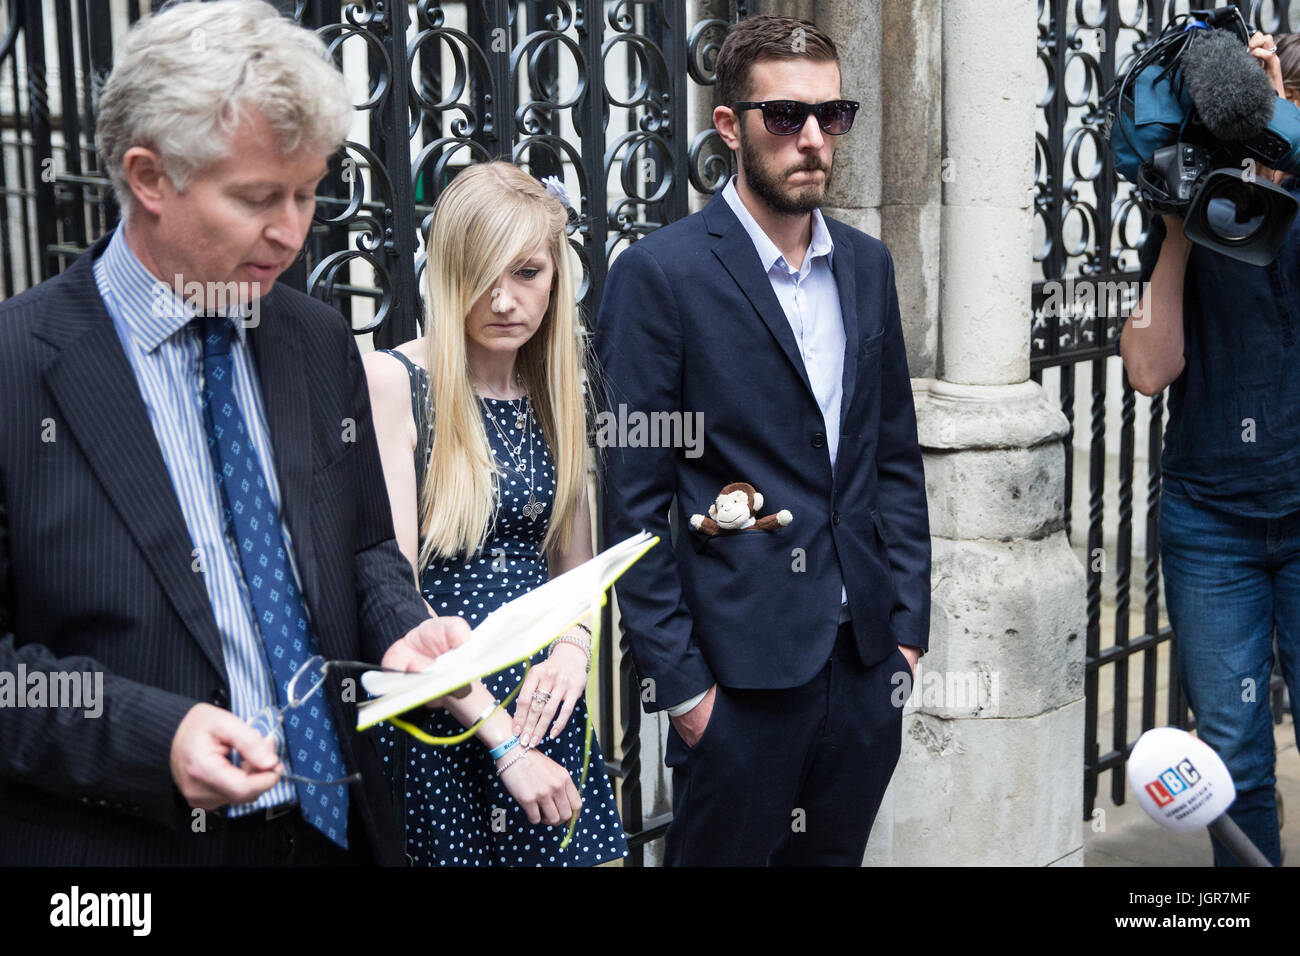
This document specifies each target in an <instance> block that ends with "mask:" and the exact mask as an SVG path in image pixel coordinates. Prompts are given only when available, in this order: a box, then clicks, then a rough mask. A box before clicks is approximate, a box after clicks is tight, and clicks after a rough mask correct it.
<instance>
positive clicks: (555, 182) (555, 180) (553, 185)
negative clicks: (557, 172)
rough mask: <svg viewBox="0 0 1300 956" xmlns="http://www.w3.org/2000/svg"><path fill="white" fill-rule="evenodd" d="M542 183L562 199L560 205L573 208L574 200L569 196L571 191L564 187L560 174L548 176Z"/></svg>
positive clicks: (549, 191)
mask: <svg viewBox="0 0 1300 956" xmlns="http://www.w3.org/2000/svg"><path fill="white" fill-rule="evenodd" d="M542 185H543V186H545V187H546V191H547V192H548V193H550V194H551V195H552V196H554V197H555V198H556V199H558V200H559V201H560V205H562V206H563V207H564V208H565V209H573V200H572V199H570V198H569V191H568V190H567V189H565V188H564V183H563V182H561V181H560V177H559V176H547V177H546V178H545V179H543V180H542ZM574 211H575V212H576V211H577V210H574Z"/></svg>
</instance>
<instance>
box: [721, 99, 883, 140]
mask: <svg viewBox="0 0 1300 956" xmlns="http://www.w3.org/2000/svg"><path fill="white" fill-rule="evenodd" d="M858 106H859V104H858V103H857V101H855V100H827V101H826V102H825V103H800V102H799V101H798V100H763V101H762V102H757V103H755V102H750V101H748V100H746V101H743V102H740V103H732V104H731V108H732V109H733V110H735V111H736V112H738V113H739V112H744V111H745V110H762V111H763V125H764V126H765V127H767V131H768V132H769V133H771V134H772V135H773V136H793V135H794V134H795V133H797V132H799V131H800V130H801V129H803V126H804V123H806V122H807V121H808V114H809V113H812V114H813V115H814V116H816V117H817V125H818V126H820V127H821V130H822V132H823V133H826V134H828V135H830V136H843V135H844V134H845V133H847V132H848V131H849V130H850V129H852V128H853V117H854V116H856V115H857V112H858Z"/></svg>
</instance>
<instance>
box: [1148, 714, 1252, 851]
mask: <svg viewBox="0 0 1300 956" xmlns="http://www.w3.org/2000/svg"><path fill="white" fill-rule="evenodd" d="M1128 784H1129V787H1130V789H1132V791H1133V793H1134V795H1135V796H1136V797H1137V801H1138V803H1139V804H1141V806H1142V809H1143V810H1145V811H1146V812H1147V816H1149V817H1151V819H1153V820H1155V821H1156V822H1157V823H1159V824H1160V825H1161V826H1162V827H1165V828H1166V829H1169V830H1173V831H1174V832H1175V833H1190V832H1192V831H1193V830H1199V829H1200V828H1201V827H1209V828H1210V832H1211V833H1213V834H1214V835H1215V837H1217V838H1218V840H1219V842H1220V843H1222V844H1223V845H1224V846H1225V847H1227V849H1228V852H1230V853H1231V854H1232V855H1233V856H1234V857H1236V858H1237V862H1239V863H1241V864H1242V865H1243V866H1272V864H1271V863H1269V862H1268V858H1267V857H1265V856H1264V854H1263V853H1261V852H1259V848H1258V847H1256V846H1255V844H1253V843H1251V842H1250V838H1249V837H1247V836H1246V834H1244V833H1242V832H1241V828H1240V827H1238V826H1237V824H1235V823H1233V822H1232V818H1230V817H1229V816H1228V815H1227V809H1228V807H1229V806H1231V804H1232V801H1233V800H1234V799H1235V798H1236V796H1237V791H1236V788H1235V787H1234V786H1233V783H1232V774H1230V773H1229V772H1228V768H1227V766H1226V765H1225V764H1224V762H1223V761H1222V760H1221V759H1220V758H1219V755H1218V754H1216V753H1215V752H1214V751H1213V750H1211V749H1210V746H1209V745H1208V744H1206V743H1205V742H1204V741H1203V740H1197V739H1196V738H1195V737H1193V736H1192V735H1191V734H1189V733H1187V732H1186V731H1185V730H1179V729H1178V728H1176V727H1157V728H1155V729H1154V730H1148V731H1147V732H1146V733H1145V734H1143V735H1142V736H1141V737H1139V738H1138V742H1137V743H1136V744H1135V745H1134V746H1133V753H1132V754H1130V755H1129V758H1128Z"/></svg>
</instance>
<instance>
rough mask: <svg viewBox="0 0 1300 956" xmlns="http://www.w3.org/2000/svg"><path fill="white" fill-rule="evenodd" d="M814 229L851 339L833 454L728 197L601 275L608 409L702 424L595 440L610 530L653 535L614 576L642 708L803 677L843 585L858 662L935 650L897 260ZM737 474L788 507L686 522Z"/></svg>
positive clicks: (817, 658)
mask: <svg viewBox="0 0 1300 956" xmlns="http://www.w3.org/2000/svg"><path fill="white" fill-rule="evenodd" d="M826 225H827V228H828V229H829V230H830V234H831V239H832V240H833V242H834V244H835V252H834V257H833V260H832V267H833V272H834V275H835V282H836V287H837V288H838V290H839V296H840V308H841V311H842V313H843V317H844V333H845V339H846V344H845V361H844V378H843V401H842V404H841V420H840V423H839V428H840V441H839V450H838V454H837V460H836V462H835V466H834V468H832V467H831V461H830V455H829V452H828V450H827V442H826V436H825V434H824V431H825V424H824V421H823V418H822V414H821V411H820V409H819V407H818V405H817V400H816V398H815V396H814V394H813V391H812V387H811V385H810V384H809V381H808V375H807V372H806V371H805V369H804V365H803V361H802V359H801V357H800V355H799V350H798V347H797V345H796V343H795V339H794V334H793V332H792V331H791V329H790V324H789V321H788V320H787V319H786V316H785V313H784V312H783V311H782V309H781V305H780V302H779V301H778V300H777V297H776V294H775V293H774V292H773V291H772V287H771V283H770V281H769V279H768V277H767V275H766V274H765V273H764V272H763V267H762V264H761V261H760V259H759V257H758V252H757V251H756V250H755V248H754V243H753V241H752V240H751V239H750V237H749V234H748V233H747V232H746V231H745V229H744V227H743V226H742V225H741V223H740V221H739V220H738V219H737V218H736V216H735V214H734V213H733V212H732V211H731V208H730V207H729V206H728V205H727V203H726V200H725V199H723V197H722V196H721V195H720V194H719V195H717V196H715V197H714V198H713V200H712V202H710V203H709V205H708V206H707V207H706V208H705V209H704V210H703V211H701V212H699V213H696V214H695V215H692V216H688V217H686V218H685V219H682V220H680V221H678V222H675V223H672V224H670V225H668V226H665V227H663V228H661V229H658V230H656V231H655V232H653V233H651V234H650V235H648V236H646V237H645V238H643V239H641V240H639V241H637V242H636V243H634V244H633V245H631V246H629V247H628V248H627V249H626V250H624V251H623V253H622V254H621V255H620V256H619V257H618V259H617V260H616V261H615V263H614V265H613V267H612V268H611V270H610V274H609V278H608V281H607V283H606V286H605V293H604V299H603V301H602V302H601V308H600V314H599V318H598V321H597V326H596V335H595V339H596V348H597V352H598V355H599V358H600V361H601V364H602V366H603V368H604V373H605V377H606V389H605V391H606V395H607V400H608V402H609V405H608V408H607V411H610V412H611V413H613V414H626V415H632V414H633V413H635V412H638V411H639V412H642V413H644V414H645V415H647V416H649V415H650V414H651V413H654V412H660V413H663V412H674V411H681V412H684V413H686V414H688V415H689V414H693V413H697V412H698V413H701V414H702V416H703V426H704V440H703V450H702V454H699V455H698V457H690V456H688V454H687V450H685V449H682V448H663V447H658V448H656V447H644V445H645V444H646V442H640V441H639V440H638V441H637V444H638V446H639V447H630V446H631V445H632V444H633V442H632V441H631V440H629V441H628V442H626V445H627V446H629V447H612V448H608V449H606V451H605V455H606V464H607V481H608V487H607V489H606V495H605V514H604V517H605V523H606V532H607V535H608V537H609V539H610V540H620V539H622V538H623V537H625V536H626V535H629V534H633V533H635V532H636V531H638V530H640V529H641V528H645V529H646V530H648V531H651V532H653V533H654V534H657V535H659V536H660V538H661V539H662V543H661V545H660V546H658V547H655V548H652V549H651V550H650V551H649V552H648V553H647V554H646V555H645V557H643V558H642V559H641V560H640V561H639V562H638V563H637V564H636V565H634V566H633V567H632V568H631V569H630V570H629V571H627V572H626V574H625V575H624V576H623V577H622V578H621V579H620V580H619V582H618V600H619V609H620V612H621V614H622V622H623V628H624V632H625V634H626V637H627V639H628V642H629V644H630V646H631V648H632V652H633V654H634V656H635V659H636V662H637V666H638V669H639V670H640V672H641V675H642V678H643V679H646V678H649V679H651V680H653V681H654V684H653V685H650V687H648V688H643V693H642V697H643V700H647V708H648V709H650V710H658V709H662V708H665V707H671V706H673V705H675V704H677V703H680V702H682V701H684V700H686V699H687V698H689V697H691V696H693V695H695V694H697V693H700V692H701V691H705V690H707V689H708V688H709V687H710V686H711V685H712V684H713V683H714V681H717V682H719V683H721V684H722V685H723V686H725V687H734V688H784V687H795V686H798V685H800V684H803V683H805V682H807V681H808V680H811V679H812V677H813V676H814V675H816V673H817V672H818V671H819V670H820V669H821V667H822V666H823V665H824V664H825V663H826V660H827V658H828V657H829V655H830V651H831V648H832V646H833V645H834V641H835V634H836V630H837V622H838V619H839V613H840V583H841V581H843V584H844V586H845V588H846V589H847V592H848V603H849V607H850V611H851V614H852V619H853V634H854V637H855V639H856V641H857V645H858V648H859V650H860V653H861V655H862V658H863V661H864V662H865V663H867V664H872V663H875V662H877V661H881V660H883V659H884V658H885V657H886V656H887V655H888V654H889V653H891V652H892V651H893V650H894V649H895V648H896V646H897V645H898V644H909V645H912V646H915V647H919V648H922V649H924V648H926V647H927V644H928V639H929V638H928V635H929V623H930V530H929V519H928V513H927V508H926V497H925V475H924V472H923V470H922V463H921V451H920V448H919V446H918V445H917V439H916V416H915V409H914V407H913V403H912V388H911V379H910V376H909V374H908V368H907V356H906V352H905V348H904V343H903V334H902V328H901V323H900V321H899V313H898V298H897V295H896V292H895V289H894V267H893V260H892V259H891V257H890V255H889V252H888V250H887V249H886V248H885V246H884V244H883V243H881V242H880V241H879V240H877V239H873V238H872V237H870V236H867V235H865V234H863V233H861V232H859V231H857V230H856V229H853V228H851V227H849V226H847V225H845V224H843V223H841V222H837V221H836V220H834V219H830V218H827V219H826ZM620 405H622V406H624V408H623V409H622V410H621V411H620V410H619V406H620ZM629 436H630V437H631V436H632V432H631V431H630V430H629ZM691 454H694V451H692V452H691ZM734 481H744V482H748V483H749V484H751V485H753V486H754V487H755V488H757V489H758V491H760V492H761V493H762V494H763V496H764V498H765V502H764V509H763V511H762V513H763V514H771V513H775V512H776V511H778V510H781V509H788V510H789V511H790V512H791V513H792V514H793V521H792V522H791V523H790V524H789V525H787V526H786V527H783V528H780V529H778V530H776V531H771V532H766V531H746V532H741V533H738V534H731V535H726V536H718V537H708V536H706V535H704V534H702V533H700V532H697V531H694V530H692V529H691V527H690V524H689V521H690V516H691V515H692V514H704V513H707V511H708V507H709V505H710V504H711V503H712V502H713V499H714V498H715V497H716V496H717V494H718V493H719V492H720V491H721V490H722V487H723V485H726V484H728V483H730V482H734ZM674 497H676V499H677V508H676V527H675V528H674V529H672V531H673V535H672V536H675V539H676V543H675V545H670V544H669V541H670V538H671V537H672V536H670V528H669V507H670V503H671V502H672V500H673V498H674ZM647 698H649V699H647Z"/></svg>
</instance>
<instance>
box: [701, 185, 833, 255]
mask: <svg viewBox="0 0 1300 956" xmlns="http://www.w3.org/2000/svg"><path fill="white" fill-rule="evenodd" d="M722 198H723V199H725V200H726V201H727V205H728V206H730V207H731V211H732V212H733V213H735V214H736V218H737V219H739V220H740V224H741V225H742V226H744V227H745V232H747V233H749V238H750V239H752V240H754V248H755V249H756V250H757V251H758V258H759V260H760V261H761V262H762V263H763V271H764V272H770V271H771V270H772V266H774V265H776V263H777V260H780V261H781V263H782V264H783V265H785V266H787V267H788V263H786V261H785V256H783V255H782V254H781V250H780V249H778V248H777V247H776V243H774V242H773V241H772V240H771V239H770V238H769V237H768V235H767V233H766V232H764V231H763V227H762V226H760V225H759V224H758V221H757V220H756V219H755V218H754V217H753V216H752V215H751V214H750V212H749V210H748V209H747V208H745V204H744V202H742V201H741V198H740V193H738V192H736V177H735V176H732V177H731V178H730V179H729V180H727V185H726V187H725V188H723V190H722ZM834 253H835V243H834V242H833V241H832V240H831V233H830V230H829V229H827V228H826V219H825V218H824V217H823V216H822V211H821V210H820V209H814V210H813V213H812V241H811V242H809V243H808V252H807V254H805V255H804V259H803V268H802V269H800V270H799V271H800V272H807V271H808V269H809V267H810V265H811V263H812V260H813V259H815V258H816V257H817V256H825V257H826V264H827V265H828V266H829V265H833V264H834Z"/></svg>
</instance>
